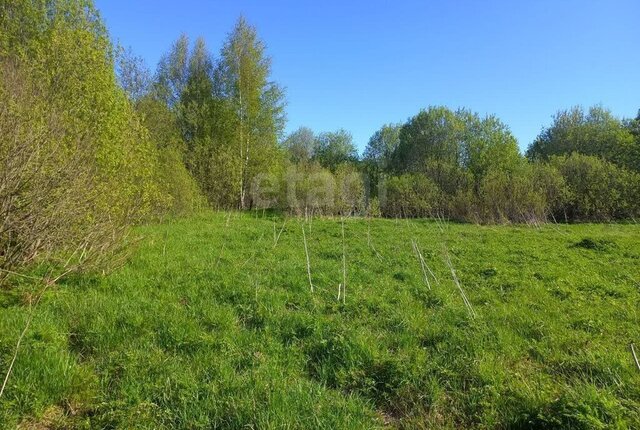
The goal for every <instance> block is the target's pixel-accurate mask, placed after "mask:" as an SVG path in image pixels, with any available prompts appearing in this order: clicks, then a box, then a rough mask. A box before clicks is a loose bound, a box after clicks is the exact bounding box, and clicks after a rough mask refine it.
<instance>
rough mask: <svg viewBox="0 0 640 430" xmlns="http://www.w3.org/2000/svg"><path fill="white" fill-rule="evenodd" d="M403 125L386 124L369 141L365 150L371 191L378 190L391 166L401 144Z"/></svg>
mask: <svg viewBox="0 0 640 430" xmlns="http://www.w3.org/2000/svg"><path fill="white" fill-rule="evenodd" d="M401 128H402V125H401V124H385V125H383V126H382V127H381V128H380V130H378V131H376V132H375V133H374V134H373V136H371V138H370V139H369V142H368V143H367V146H366V148H365V150H364V157H363V158H364V160H363V161H364V166H363V167H364V169H365V171H366V173H367V180H368V186H369V189H370V190H376V189H377V188H378V183H379V181H380V176H381V174H382V173H383V172H385V171H388V170H389V168H390V166H391V157H392V156H393V153H394V152H395V150H396V149H397V148H398V145H399V144H400V130H401Z"/></svg>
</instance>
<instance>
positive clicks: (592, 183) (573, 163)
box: [551, 153, 640, 221]
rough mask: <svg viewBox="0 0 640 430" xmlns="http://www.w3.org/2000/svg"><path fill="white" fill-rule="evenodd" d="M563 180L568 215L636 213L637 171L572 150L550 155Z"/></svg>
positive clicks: (594, 217) (597, 217) (605, 217)
mask: <svg viewBox="0 0 640 430" xmlns="http://www.w3.org/2000/svg"><path fill="white" fill-rule="evenodd" d="M551 165H552V166H554V167H555V168H557V169H558V171H559V172H560V173H561V175H562V176H563V178H564V181H565V182H566V184H567V196H566V199H565V200H564V204H562V205H561V209H562V211H563V213H564V214H565V215H566V217H567V218H568V219H571V220H579V221H586V220H590V221H610V220H613V219H623V218H631V217H635V216H637V215H638V213H640V202H639V201H638V196H639V195H640V175H639V174H637V173H635V172H631V171H629V170H626V169H624V168H621V167H618V166H616V165H614V164H612V163H610V162H608V161H605V160H603V159H601V158H598V157H594V156H588V155H581V154H578V153H573V154H571V155H570V156H560V157H554V158H552V159H551Z"/></svg>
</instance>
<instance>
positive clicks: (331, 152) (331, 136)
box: [314, 129, 358, 172]
mask: <svg viewBox="0 0 640 430" xmlns="http://www.w3.org/2000/svg"><path fill="white" fill-rule="evenodd" d="M315 146H316V152H315V154H314V159H315V160H316V161H318V162H319V163H320V164H321V165H322V166H323V167H325V168H327V169H329V170H331V171H332V172H335V171H336V169H337V167H338V166H339V165H340V164H342V163H355V162H356V161H358V150H357V149H356V146H355V145H354V144H353V137H352V136H351V133H349V132H348V131H346V130H344V129H340V130H338V131H335V132H325V133H320V134H319V135H318V137H317V138H316V144H315Z"/></svg>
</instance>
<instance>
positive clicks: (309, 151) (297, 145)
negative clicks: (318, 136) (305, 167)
mask: <svg viewBox="0 0 640 430" xmlns="http://www.w3.org/2000/svg"><path fill="white" fill-rule="evenodd" d="M282 146H283V147H284V148H285V149H286V150H287V151H288V153H289V159H290V161H291V162H292V163H304V162H309V161H311V159H312V158H313V156H314V154H315V150H316V140H315V136H314V135H313V131H312V130H311V129H310V128H308V127H300V128H299V129H297V130H296V131H294V132H293V133H291V134H289V135H288V136H287V138H286V139H285V140H284V141H283V142H282Z"/></svg>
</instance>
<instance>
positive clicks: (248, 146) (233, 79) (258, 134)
mask: <svg viewBox="0 0 640 430" xmlns="http://www.w3.org/2000/svg"><path fill="white" fill-rule="evenodd" d="M265 51H266V48H265V45H264V43H263V42H262V41H261V40H260V39H259V38H258V35H257V32H256V29H255V28H254V27H253V26H251V25H249V24H248V23H247V22H246V20H245V19H244V18H243V17H241V18H240V19H239V20H238V22H237V23H236V26H235V27H234V29H233V31H232V32H231V34H229V36H228V38H227V40H226V42H225V43H224V46H223V47H222V50H221V53H220V62H219V64H218V67H217V70H216V92H217V95H218V96H219V97H220V98H222V99H224V100H225V101H226V103H227V104H228V106H229V109H230V112H231V118H232V119H231V122H230V124H229V125H230V126H231V128H232V133H231V134H232V140H231V142H230V143H231V145H232V147H233V151H234V152H235V155H234V158H237V159H238V161H239V162H238V163H237V166H236V167H237V170H236V171H235V172H229V174H233V175H234V176H236V177H237V182H238V191H237V194H238V207H239V208H241V209H244V208H246V207H247V204H248V202H247V198H246V196H247V190H248V188H249V186H250V184H251V180H252V177H253V176H255V175H256V174H259V173H265V172H267V171H269V170H270V166H271V164H272V162H273V160H274V158H275V157H276V153H277V140H278V137H279V136H280V135H281V133H282V130H283V128H284V122H285V118H284V96H283V91H282V89H281V88H280V87H279V86H278V85H277V84H275V83H274V82H271V81H270V74H271V59H270V58H269V57H267V56H266V53H265Z"/></svg>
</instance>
